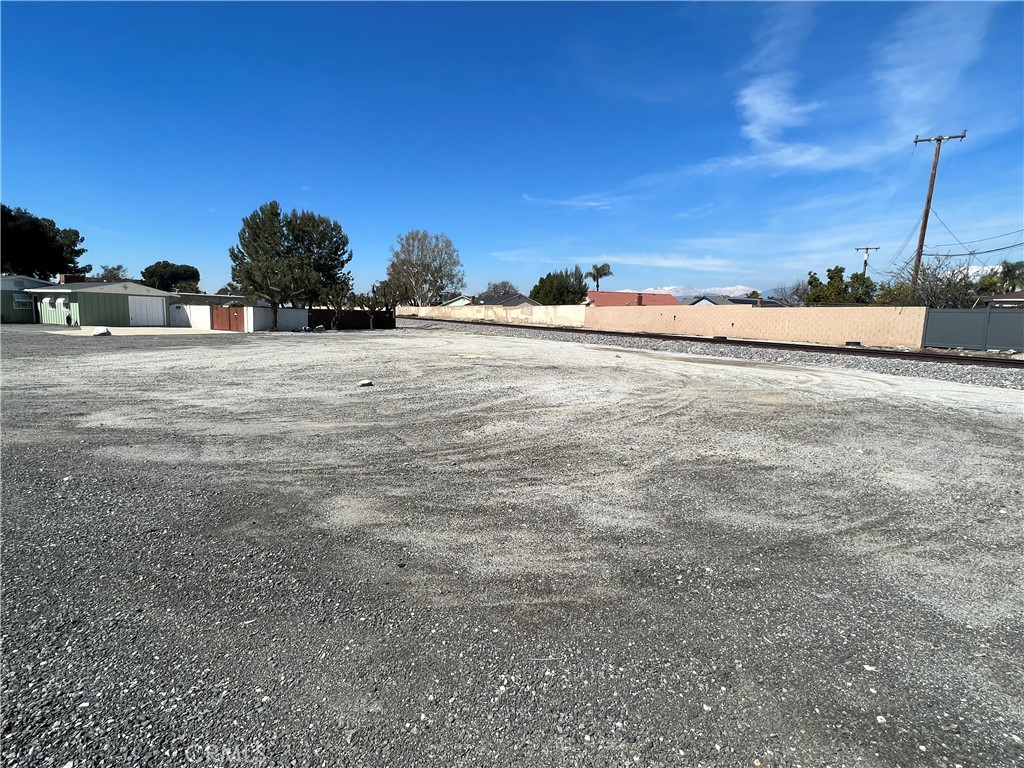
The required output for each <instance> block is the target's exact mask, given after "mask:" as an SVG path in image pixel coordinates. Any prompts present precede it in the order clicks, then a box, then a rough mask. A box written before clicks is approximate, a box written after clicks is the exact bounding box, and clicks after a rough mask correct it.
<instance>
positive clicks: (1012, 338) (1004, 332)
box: [985, 307, 1024, 352]
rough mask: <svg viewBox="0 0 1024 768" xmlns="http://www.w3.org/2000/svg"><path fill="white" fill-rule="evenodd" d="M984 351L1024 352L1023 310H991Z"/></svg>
mask: <svg viewBox="0 0 1024 768" xmlns="http://www.w3.org/2000/svg"><path fill="white" fill-rule="evenodd" d="M985 349H1015V350H1017V351H1018V352H1021V351H1024V309H1011V308H1009V307H1007V308H1005V309H1000V308H995V309H993V310H992V315H991V318H990V320H989V325H988V340H987V341H986V343H985Z"/></svg>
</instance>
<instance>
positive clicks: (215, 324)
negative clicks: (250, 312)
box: [210, 307, 245, 331]
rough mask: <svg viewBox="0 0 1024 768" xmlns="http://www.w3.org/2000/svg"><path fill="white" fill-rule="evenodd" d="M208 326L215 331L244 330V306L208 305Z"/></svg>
mask: <svg viewBox="0 0 1024 768" xmlns="http://www.w3.org/2000/svg"><path fill="white" fill-rule="evenodd" d="M210 327H212V328H213V330H215V331H244V330H245V307H210Z"/></svg>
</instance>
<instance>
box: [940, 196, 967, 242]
mask: <svg viewBox="0 0 1024 768" xmlns="http://www.w3.org/2000/svg"><path fill="white" fill-rule="evenodd" d="M932 213H934V214H935V218H936V219H938V220H939V224H941V225H942V226H943V228H944V229H945V230H946V231H947V232H949V235H950V237H952V238H953V239H954V240H956V244H957V245H959V246H960V247H961V248H963V249H964V250H965V251H966V250H969V249H968V248H967V246H966V245H964V244H963V243H961V242H960V240H959V238H957V236H956V235H954V234H953V230H951V229H950V228H949V227H947V226H946V222H944V221H943V220H942V217H941V216H939V212H938V211H937V210H935V206H932Z"/></svg>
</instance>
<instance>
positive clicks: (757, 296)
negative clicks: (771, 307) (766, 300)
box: [746, 291, 761, 299]
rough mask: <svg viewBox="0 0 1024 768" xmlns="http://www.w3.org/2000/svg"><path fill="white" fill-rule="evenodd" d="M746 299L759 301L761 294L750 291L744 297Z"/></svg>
mask: <svg viewBox="0 0 1024 768" xmlns="http://www.w3.org/2000/svg"><path fill="white" fill-rule="evenodd" d="M746 298H748V299H760V298H761V292H760V291H751V292H750V293H748V294H747V295H746Z"/></svg>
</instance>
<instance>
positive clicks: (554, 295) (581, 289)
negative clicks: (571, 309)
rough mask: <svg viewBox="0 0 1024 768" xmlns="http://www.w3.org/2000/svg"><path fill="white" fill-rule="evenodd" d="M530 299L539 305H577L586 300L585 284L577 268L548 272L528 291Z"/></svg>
mask: <svg viewBox="0 0 1024 768" xmlns="http://www.w3.org/2000/svg"><path fill="white" fill-rule="evenodd" d="M530 298H531V299H533V300H534V301H537V302H540V303H541V304H548V305H558V304H579V303H580V302H582V301H583V300H584V299H585V298H587V282H586V280H585V279H584V276H583V271H582V270H581V269H580V268H579V266H576V267H573V268H572V269H563V270H559V271H558V272H548V273H547V274H546V275H545V276H544V277H542V278H541V279H540V280H538V281H537V284H536V285H535V286H533V289H532V290H531V291H530Z"/></svg>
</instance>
